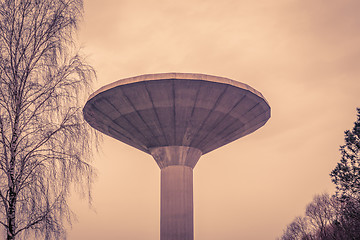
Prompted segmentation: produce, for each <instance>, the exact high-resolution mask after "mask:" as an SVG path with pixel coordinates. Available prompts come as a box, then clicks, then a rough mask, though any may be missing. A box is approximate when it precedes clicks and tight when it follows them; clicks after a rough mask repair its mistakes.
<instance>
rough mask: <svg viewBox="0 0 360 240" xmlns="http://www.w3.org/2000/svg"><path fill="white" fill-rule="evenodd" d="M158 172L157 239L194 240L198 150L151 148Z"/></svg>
mask: <svg viewBox="0 0 360 240" xmlns="http://www.w3.org/2000/svg"><path fill="white" fill-rule="evenodd" d="M150 153H151V155H152V156H153V157H154V159H155V161H156V162H157V164H158V165H159V167H160V169H161V214H160V240H193V239H194V213H193V168H194V167H195V165H196V163H197V161H198V160H199V158H200V156H201V154H202V153H201V151H200V150H199V149H197V148H192V147H184V146H166V147H157V148H151V149H150Z"/></svg>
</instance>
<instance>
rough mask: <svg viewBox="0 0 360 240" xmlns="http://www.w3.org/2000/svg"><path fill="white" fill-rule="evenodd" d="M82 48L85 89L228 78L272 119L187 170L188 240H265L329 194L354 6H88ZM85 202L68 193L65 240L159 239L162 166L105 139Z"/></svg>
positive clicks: (355, 33)
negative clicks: (89, 74)
mask: <svg viewBox="0 0 360 240" xmlns="http://www.w3.org/2000/svg"><path fill="white" fill-rule="evenodd" d="M84 2H85V6H84V7H85V14H84V18H83V22H82V24H81V26H80V31H79V41H80V42H81V43H82V47H83V52H84V54H85V55H87V59H88V62H89V63H90V64H92V65H93V66H94V68H95V69H96V70H97V77H98V80H97V82H96V83H95V85H94V90H96V89H98V88H100V87H102V86H104V85H106V84H109V83H112V82H114V81H116V80H119V79H122V78H126V77H133V76H137V75H142V74H148V73H165V72H185V73H203V74H209V75H215V76H221V77H227V78H230V79H233V80H236V81H240V82H243V83H246V84H248V85H250V86H251V87H253V88H255V89H256V90H258V91H260V92H261V93H262V94H263V95H264V97H265V98H266V99H267V101H268V102H269V104H270V106H271V111H272V117H271V119H270V120H269V121H268V122H267V124H266V125H265V126H263V127H262V128H260V129H259V130H257V131H256V132H254V133H252V134H250V135H248V136H246V137H244V138H241V139H239V140H237V141H235V142H233V143H230V144H228V145H226V146H223V147H221V148H219V149H217V150H214V151H213V152H210V153H208V154H206V155H204V156H202V157H201V158H200V160H199V162H198V164H197V165H196V167H195V168H194V226H195V239H196V240H218V239H244V240H267V239H275V238H276V237H279V236H281V234H282V231H283V229H284V228H285V227H286V225H287V224H289V223H290V222H291V221H292V220H293V219H294V218H295V217H296V216H297V215H301V214H303V213H304V211H305V207H306V205H307V204H308V203H309V202H310V201H311V200H312V198H313V197H314V195H315V194H321V193H324V192H328V193H330V194H332V193H334V185H333V184H332V183H331V179H330V177H329V174H330V172H331V170H332V169H333V168H334V167H335V165H336V163H337V162H338V161H339V159H340V153H339V151H338V149H339V146H340V145H342V144H343V132H344V131H345V130H346V129H350V128H352V127H353V122H354V121H355V120H356V107H360V102H359V100H360V97H359V92H360V67H359V64H360V44H359V42H360V15H359V14H358V12H359V9H360V1H358V0H341V1H339V0H326V1H325V0H274V1H268V0H258V1H250V0H222V1H219V0H182V1H170V0H156V1H155V0H120V1H119V0H103V1H95V0H85V1H84ZM93 165H94V167H95V168H96V169H97V174H98V177H97V179H96V181H95V184H94V187H93V205H92V207H91V208H89V206H88V204H87V202H86V201H85V200H81V198H80V197H77V195H76V194H75V193H74V196H73V197H72V200H71V206H72V208H73V209H74V211H75V212H76V213H77V216H78V222H77V223H74V225H73V227H72V228H71V229H69V230H68V233H69V237H68V239H70V240H78V239H87V240H95V239H96V240H97V239H107V240H115V239H124V240H140V239H141V240H143V239H147V240H157V239H160V169H159V168H158V166H157V164H156V163H155V161H154V160H153V159H152V157H151V156H150V155H148V154H146V153H144V152H141V151H139V150H137V149H135V148H132V147H130V146H128V145H126V144H124V143H121V142H119V141H117V140H115V139H111V138H110V137H107V136H104V140H103V143H102V146H101V150H100V152H99V153H98V154H97V155H96V157H95V159H94V163H93Z"/></svg>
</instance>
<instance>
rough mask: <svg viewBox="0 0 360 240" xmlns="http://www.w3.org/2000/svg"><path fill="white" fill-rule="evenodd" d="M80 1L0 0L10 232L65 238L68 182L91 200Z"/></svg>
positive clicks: (1, 120)
mask: <svg viewBox="0 0 360 240" xmlns="http://www.w3.org/2000/svg"><path fill="white" fill-rule="evenodd" d="M82 9H83V3H82V0H1V1H0V224H1V225H2V226H3V228H4V229H5V232H6V235H7V239H8V240H10V239H15V237H16V236H18V237H21V236H25V235H27V236H29V234H30V235H36V239H39V238H45V239H54V238H56V239H59V238H61V239H64V238H65V237H66V232H65V227H64V224H66V223H70V224H71V220H72V217H73V214H72V212H71V210H70V209H69V206H68V204H67V198H68V196H69V190H70V188H71V186H73V185H74V186H75V187H78V188H79V189H82V190H83V193H86V194H88V196H89V200H90V199H91V195H90V193H91V192H90V187H91V183H92V178H93V175H94V174H93V170H92V167H91V166H90V165H89V159H90V157H91V151H90V147H91V144H92V141H91V139H93V132H91V130H90V129H89V127H88V126H87V125H86V124H85V122H84V120H83V116H82V111H81V107H80V105H81V104H82V103H83V102H84V100H85V97H86V96H87V95H88V92H89V84H90V82H91V80H92V79H93V78H94V71H93V69H92V67H90V66H89V65H86V64H85V63H84V61H83V60H82V58H81V57H80V56H79V55H78V54H76V51H74V49H75V43H74V40H73V34H74V33H75V30H76V29H77V26H78V22H79V19H80V17H81V16H82Z"/></svg>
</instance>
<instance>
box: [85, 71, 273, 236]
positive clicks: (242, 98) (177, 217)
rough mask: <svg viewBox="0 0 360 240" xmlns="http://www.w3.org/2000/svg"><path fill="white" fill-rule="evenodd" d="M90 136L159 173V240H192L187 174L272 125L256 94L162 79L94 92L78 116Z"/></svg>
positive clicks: (243, 88)
mask: <svg viewBox="0 0 360 240" xmlns="http://www.w3.org/2000/svg"><path fill="white" fill-rule="evenodd" d="M83 112H84V117H85V120H86V121H87V122H88V123H89V124H90V125H91V126H92V127H94V128H95V129H97V130H99V131H101V132H102V133H104V134H107V135H109V136H111V137H114V138H116V139H118V140H120V141H122V142H124V143H126V144H129V145H130V146H133V147H135V148H137V149H139V150H141V151H144V152H146V153H149V154H151V155H152V156H153V157H154V159H155V161H156V162H157V164H158V165H159V167H160V169H161V214H160V216H161V217H160V239H161V240H193V239H194V229H193V228H194V224H193V222H194V220H193V218H194V217H193V168H194V167H195V165H196V163H197V162H198V160H199V158H200V157H201V155H203V154H206V153H208V152H210V151H212V150H214V149H216V148H218V147H221V146H223V145H225V144H228V143H230V142H232V141H234V140H236V139H238V138H240V137H243V136H245V135H247V134H249V133H251V132H253V131H255V130H256V129H258V128H260V127H261V126H263V125H264V124H265V123H266V122H267V120H268V119H269V118H270V106H269V104H268V103H267V101H266V100H265V98H264V97H263V96H262V95H261V93H260V92H258V91H256V90H255V89H253V88H251V87H249V86H248V85H246V84H244V83H240V82H236V81H234V80H231V79H227V78H221V77H215V76H210V75H205V74H191V73H163V74H148V75H142V76H137V77H133V78H126V79H122V80H119V81H117V82H114V83H111V84H109V85H107V86H104V87H102V88H100V89H99V90H98V91H96V92H94V93H93V94H92V95H91V96H90V98H89V100H88V102H87V103H86V105H85V107H84V109H83Z"/></svg>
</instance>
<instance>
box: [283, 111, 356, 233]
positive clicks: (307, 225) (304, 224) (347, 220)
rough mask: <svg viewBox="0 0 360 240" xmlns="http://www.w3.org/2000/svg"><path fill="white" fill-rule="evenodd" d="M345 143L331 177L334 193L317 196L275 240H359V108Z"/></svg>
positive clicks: (346, 135)
mask: <svg viewBox="0 0 360 240" xmlns="http://www.w3.org/2000/svg"><path fill="white" fill-rule="evenodd" d="M344 140H345V144H344V145H342V146H340V152H341V159H340V161H339V162H338V163H337V165H336V167H335V168H334V169H333V170H332V172H331V173H330V176H331V180H332V182H333V183H334V184H335V185H336V193H335V194H334V195H333V196H330V195H329V194H326V193H325V194H322V195H316V196H315V197H314V199H313V201H312V202H311V203H309V204H308V205H307V207H306V211H305V215H304V216H298V217H296V218H295V219H294V220H293V221H292V222H291V223H290V224H289V225H288V226H287V227H286V229H285V230H284V233H283V235H282V236H281V237H280V238H278V240H359V239H360V108H358V109H357V120H356V122H355V123H354V127H353V128H352V129H351V130H347V131H345V138H344Z"/></svg>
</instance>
